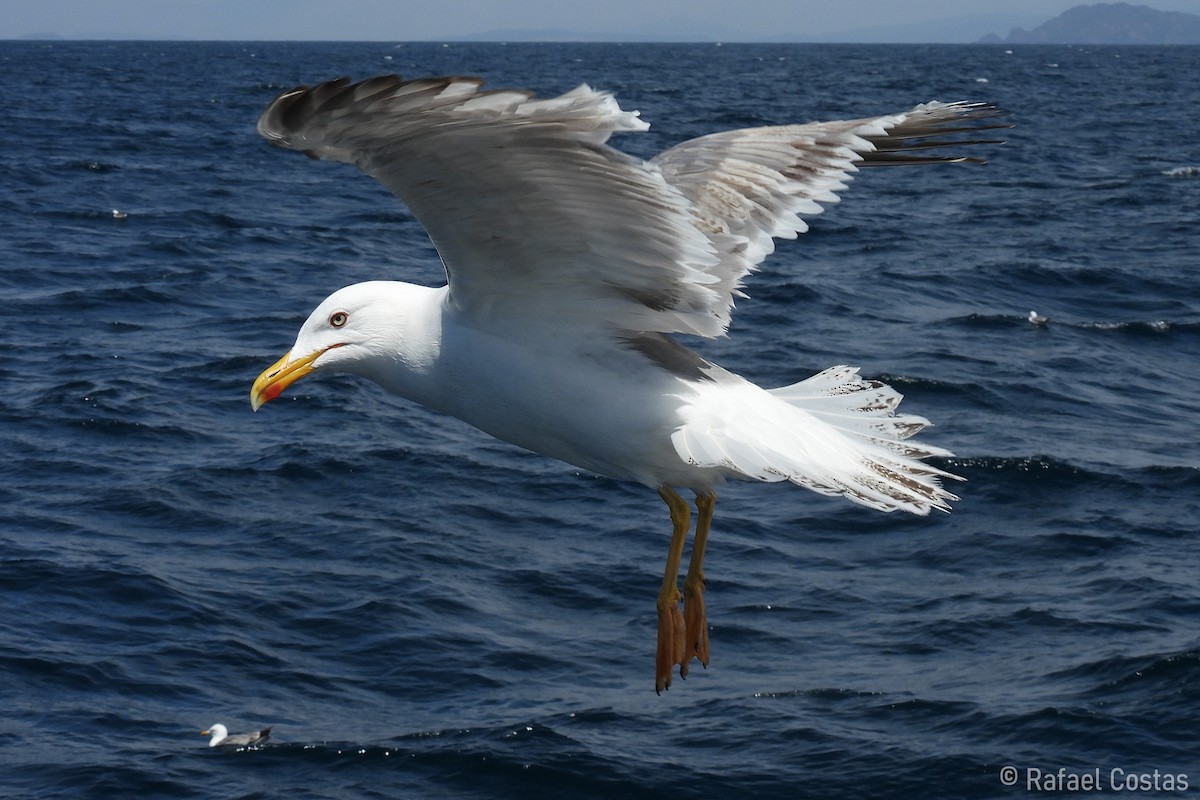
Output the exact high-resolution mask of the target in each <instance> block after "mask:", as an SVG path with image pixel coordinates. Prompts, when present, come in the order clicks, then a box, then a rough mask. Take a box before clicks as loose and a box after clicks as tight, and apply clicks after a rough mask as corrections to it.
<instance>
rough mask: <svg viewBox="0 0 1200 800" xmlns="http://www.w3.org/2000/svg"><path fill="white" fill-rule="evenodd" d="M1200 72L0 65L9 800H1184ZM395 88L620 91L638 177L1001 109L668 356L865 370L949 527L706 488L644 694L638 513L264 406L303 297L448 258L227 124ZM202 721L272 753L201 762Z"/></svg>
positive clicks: (926, 51)
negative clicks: (686, 605) (383, 82)
mask: <svg viewBox="0 0 1200 800" xmlns="http://www.w3.org/2000/svg"><path fill="white" fill-rule="evenodd" d="M1197 71H1200V49H1198V48H1186V47H1178V48H1073V47H1016V48H1013V49H1012V51H1011V52H1007V51H1006V50H1005V49H1004V48H1002V47H983V46H799V45H726V46H717V45H670V46H655V45H636V46H631V45H626V46H622V45H590V44H589V45H570V44H555V45H525V44H522V45H517V44H511V45H502V44H452V45H448V46H443V45H440V44H404V45H396V44H393V43H372V44H311V43H307V44H288V43H186V44H183V43H159V42H139V43H100V42H94V43H83V42H0V72H2V74H3V76H4V80H3V82H0V98H2V100H3V103H2V105H3V108H4V109H5V113H4V114H3V115H0V142H2V143H3V147H2V148H0V165H2V167H3V190H2V191H0V302H2V304H3V313H2V314H0V344H2V346H3V353H4V358H3V360H2V361H0V385H2V386H3V391H0V451H2V452H3V458H2V459H0V503H2V506H0V508H2V509H3V514H2V517H0V608H2V609H3V610H4V613H3V615H2V618H0V796H5V797H14V798H15V797H20V798H51V797H53V798H59V797H88V798H92V797H94V798H111V797H141V798H150V797H163V798H214V799H215V798H266V797H288V798H291V799H292V800H301V799H302V798H401V797H404V798H407V797H423V798H426V797H427V798H504V797H512V798H530V797H552V798H556V797H563V798H637V797H662V796H671V797H676V798H692V797H702V796H703V797H729V798H788V799H789V800H790V799H794V798H828V797H864V798H914V797H957V798H1005V797H1025V796H1030V795H1031V794H1041V793H1042V792H1052V793H1053V792H1054V791H1055V790H1057V789H1070V788H1072V787H1074V788H1079V789H1082V790H1085V791H1098V792H1100V793H1108V794H1119V795H1135V794H1136V795H1147V794H1153V795H1167V796H1195V795H1196V794H1197V792H1198V791H1200V789H1197V787H1198V786H1200V756H1198V755H1197V753H1198V748H1197V719H1200V623H1198V620H1200V547H1198V546H1197V545H1198V543H1200V542H1198V538H1200V500H1198V498H1200V455H1198V453H1197V450H1198V448H1197V445H1198V444H1200V442H1198V438H1200V437H1198V436H1197V430H1198V422H1200V401H1198V400H1197V391H1196V380H1197V373H1198V372H1200V288H1198V285H1200V256H1198V253H1200V233H1198V232H1200V225H1198V220H1200V148H1198V147H1197V146H1196V144H1195V141H1196V137H1195V119H1194V117H1195V114H1194V109H1195V108H1197V107H1198V106H1200V84H1197V82H1196V81H1195V80H1193V79H1192V77H1189V76H1194V75H1195V74H1196V73H1197ZM386 72H400V73H402V74H405V75H408V76H416V75H422V74H447V73H467V74H479V75H483V76H484V77H486V78H487V79H488V80H489V83H490V84H492V85H494V86H521V87H528V88H531V89H533V90H536V91H537V92H538V93H539V94H542V95H547V94H551V93H555V92H559V91H562V90H566V89H569V88H571V87H573V86H574V85H576V84H578V83H581V82H588V83H590V84H592V85H595V86H598V87H603V88H607V89H612V90H614V91H615V92H617V94H618V97H619V98H620V100H621V102H622V104H623V106H624V107H626V108H637V109H640V110H641V112H642V114H643V117H644V118H645V119H647V120H648V121H649V122H650V123H651V125H652V127H651V130H650V131H649V132H648V133H646V134H639V135H626V136H622V137H620V138H619V139H616V140H614V143H615V144H616V145H617V146H619V147H621V148H622V149H625V150H627V151H629V152H632V153H635V154H638V155H644V156H648V155H651V154H653V153H655V152H657V151H658V150H661V149H663V148H665V147H667V146H669V145H670V144H673V143H675V142H678V141H680V140H683V139H686V138H689V137H692V136H695V135H699V134H702V133H707V132H711V131H714V130H720V129H727V128H734V127H745V126H752V125H768V124H777V123H787V122H803V121H808V120H812V119H838V118H846V117H857V116H866V115H871V114H876V113H885V112H889V111H894V110H901V109H905V108H908V107H910V106H911V105H912V104H915V103H917V102H922V101H925V100H929V99H935V98H936V99H942V100H955V99H973V100H987V101H992V102H995V103H997V104H999V105H1001V106H1002V107H1004V108H1006V109H1008V110H1010V111H1011V112H1012V117H1011V120H1012V122H1013V123H1014V125H1015V127H1014V128H1013V129H1012V130H1011V131H1008V132H1006V134H1005V136H1006V138H1007V140H1008V141H1007V143H1006V144H1004V145H1003V146H999V147H990V148H987V151H986V155H987V156H988V157H989V159H990V163H989V164H987V165H985V166H957V165H956V166H946V167H938V168H929V169H920V170H901V169H889V170H868V171H865V172H864V173H863V174H861V176H860V177H859V178H858V179H857V180H856V181H855V182H854V183H853V184H852V186H851V189H850V191H849V192H847V193H846V194H845V196H844V200H843V202H842V203H840V204H838V205H836V206H833V207H831V208H830V209H829V210H828V211H827V213H826V214H824V215H823V216H821V217H819V218H817V219H815V221H814V223H813V228H812V230H811V231H810V232H809V233H807V234H805V235H803V236H802V237H801V238H800V239H799V240H797V241H795V242H784V243H782V244H781V245H780V247H779V249H778V251H777V253H776V254H775V255H774V256H773V257H772V258H770V259H769V260H768V261H767V262H766V264H764V266H763V269H762V271H761V272H760V273H759V274H757V275H756V276H754V277H753V279H752V280H751V282H750V285H749V294H750V295H751V297H750V299H749V300H746V301H743V302H741V303H740V304H739V309H738V312H737V314H736V316H735V321H734V325H733V328H732V331H731V335H730V336H729V337H728V338H726V339H722V340H719V341H713V342H697V343H692V344H694V345H695V346H696V347H697V348H698V349H700V350H702V351H703V352H704V353H705V354H706V355H708V356H710V357H711V358H713V359H715V360H717V361H718V362H719V363H721V364H723V365H724V366H726V367H728V368H730V369H733V370H735V371H738V372H740V373H742V374H744V375H746V376H747V377H749V378H751V379H753V380H755V381H757V382H760V383H763V384H766V385H780V384H784V383H789V382H792V381H795V380H798V379H800V378H803V377H805V376H807V375H808V374H811V373H813V372H816V371H818V370H820V369H823V368H825V367H827V366H830V365H832V364H838V363H850V364H855V365H859V366H861V367H862V368H863V372H864V374H866V375H869V376H872V377H879V378H882V379H884V380H887V381H888V382H890V383H892V384H893V385H894V386H896V387H897V388H898V389H899V390H900V391H902V392H903V393H904V394H905V396H906V397H905V402H904V406H902V408H904V409H906V410H909V411H912V412H915V413H919V414H922V415H925V416H928V417H929V418H931V419H932V420H933V421H934V422H935V423H936V427H935V428H932V429H931V430H930V431H929V432H928V433H927V434H926V438H927V439H929V440H930V441H931V442H934V443H936V444H939V445H942V446H944V447H948V448H950V449H952V450H954V452H955V453H957V455H956V456H955V457H954V458H949V459H944V460H943V461H942V462H941V465H942V466H944V467H946V468H948V469H950V470H951V471H953V472H956V473H958V474H960V475H962V476H964V477H966V478H967V479H968V481H967V482H966V483H965V484H962V485H960V486H956V487H954V488H955V491H956V492H957V493H958V494H960V495H961V497H962V500H961V501H960V502H959V503H957V504H956V505H955V509H954V512H953V513H952V514H949V515H936V516H933V517H930V518H927V519H918V518H912V517H907V516H899V515H894V514H893V515H884V514H879V513H877V512H873V511H870V510H867V509H863V508H859V507H857V506H854V505H852V504H850V503H848V502H846V501H844V500H840V499H831V498H823V497H819V496H816V495H814V494H812V493H809V492H805V491H803V490H800V489H796V488H793V487H785V486H779V485H757V484H755V485H752V484H737V485H730V486H728V487H727V488H726V489H725V490H724V491H723V492H722V494H721V499H720V502H719V503H718V505H717V517H716V522H715V528H714V532H713V537H712V540H711V542H710V545H709V551H708V558H707V561H706V567H707V569H706V572H707V573H708V578H709V590H708V594H707V602H708V611H709V618H710V623H711V636H712V642H713V656H712V663H711V665H710V666H709V668H708V669H707V670H701V669H699V668H694V669H693V670H692V672H691V674H690V675H689V676H688V679H687V680H686V681H678V680H677V681H676V683H675V685H674V686H673V687H672V688H671V690H670V691H669V692H665V693H663V695H661V696H656V695H655V693H654V691H653V661H654V636H655V633H654V631H655V613H654V597H655V593H656V591H657V588H658V583H659V580H660V577H661V569H662V564H663V559H664V556H665V549H666V543H667V538H668V532H669V531H668V527H669V526H668V520H667V515H666V510H665V508H664V507H663V506H662V503H661V501H660V500H659V499H658V498H657V497H655V496H654V494H653V493H652V492H648V491H647V490H645V489H643V488H641V487H638V486H632V485H626V484H622V483H618V482H614V481H611V480H607V479H603V478H598V477H595V476H592V475H588V474H585V473H581V472H580V471H578V470H576V469H574V468H571V467H569V466H565V465H563V464H559V463H556V462H552V461H548V460H546V459H544V458H542V457H540V456H536V455H533V454H529V453H525V452H522V451H520V450H517V449H515V448H512V447H510V446H508V445H505V444H503V443H500V442H496V441H493V440H490V439H488V438H487V437H486V436H484V435H482V434H479V433H477V432H475V431H474V430H472V429H470V428H467V427H466V426H463V425H461V424H459V423H457V422H455V421H453V420H447V419H444V418H440V417H438V416H436V415H434V414H432V413H430V412H427V411H425V410H424V409H421V408H419V407H415V406H412V405H410V404H407V403H405V402H403V401H401V400H398V399H396V398H393V397H390V396H388V395H386V394H384V393H383V391H382V390H380V389H379V388H378V387H376V386H375V385H373V384H369V383H366V382H363V381H359V380H354V379H350V378H319V379H318V378H314V379H310V380H309V381H306V382H305V383H303V384H301V385H299V386H297V387H295V390H294V391H292V392H290V393H289V394H288V395H286V396H285V397H284V398H281V399H280V400H278V401H276V402H275V403H272V404H271V405H269V406H267V407H266V408H264V409H263V410H262V411H261V412H259V413H258V414H252V413H251V411H250V408H249V404H248V401H247V394H248V390H249V387H250V383H251V382H252V381H253V379H254V377H255V376H256V375H257V374H258V373H259V371H260V370H262V369H263V368H264V367H266V366H267V365H268V364H270V363H271V362H272V361H274V360H275V359H276V358H277V357H278V356H279V355H281V354H282V353H283V351H284V350H285V349H286V348H287V347H289V346H290V344H291V342H292V341H293V338H294V335H295V332H296V330H297V328H298V326H299V324H300V322H302V321H303V319H304V318H305V317H306V316H307V314H308V312H309V311H310V310H311V308H312V307H313V306H314V305H315V304H316V303H317V302H318V301H319V300H320V299H322V298H323V297H324V296H325V295H326V294H328V293H329V292H330V291H332V290H334V289H336V288H338V287H340V286H342V285H345V284H348V283H351V282H354V281H358V280H365V279H371V278H391V277H395V278H402V279H406V280H413V281H424V282H435V281H438V280H439V279H440V277H441V273H440V268H439V266H438V264H437V259H436V254H435V253H434V251H433V250H432V248H431V246H430V245H429V243H428V241H427V239H426V238H425V237H424V235H423V233H422V232H421V230H420V228H419V227H418V226H417V225H416V223H415V222H414V221H413V219H412V218H411V217H410V216H409V215H408V213H407V212H406V210H405V209H404V208H403V207H402V206H401V205H400V204H399V203H398V202H396V201H395V200H393V199H392V198H391V197H390V196H389V195H388V194H387V193H386V191H384V190H383V189H382V188H380V187H378V186H377V185H375V184H374V183H373V182H372V181H370V180H369V179H366V178H364V177H362V176H360V175H358V174H357V173H356V172H355V171H354V170H353V169H352V168H349V167H343V166H341V165H329V164H319V163H314V162H310V161H308V160H307V159H304V158H302V157H299V156H298V155H297V154H294V153H286V152H283V151H279V150H276V149H274V148H271V147H269V146H267V145H266V144H265V143H264V142H262V141H260V140H259V139H258V138H257V136H256V134H255V132H254V122H255V119H256V118H257V114H258V113H259V111H260V110H261V109H262V108H263V107H264V106H265V105H266V103H268V102H269V101H270V100H271V99H272V98H273V97H274V96H275V95H276V94H277V93H278V92H279V91H281V90H283V89H285V88H288V87H290V86H292V85H295V84H297V83H312V82H316V81H319V80H324V79H327V78H332V77H337V76H340V75H349V76H353V77H360V78H361V77H366V76H369V75H372V74H377V73H386ZM113 209H119V210H120V211H121V212H122V213H123V214H125V217H124V218H122V219H118V218H115V217H114V215H113V213H112V212H113ZM1030 309H1036V310H1037V311H1038V312H1039V313H1041V314H1043V315H1045V316H1047V317H1049V322H1048V323H1047V324H1046V325H1044V326H1033V325H1031V324H1030V323H1029V322H1028V321H1027V315H1028V312H1029V310H1030ZM214 722H224V723H225V724H226V725H228V726H229V727H230V728H231V729H233V730H249V729H251V728H257V727H262V726H266V725H273V726H274V734H273V737H272V740H271V742H270V743H269V744H268V745H267V746H264V747H262V748H259V749H253V750H246V751H220V750H210V749H208V748H206V747H205V745H206V740H204V739H203V738H202V737H200V736H199V735H198V732H199V731H200V730H201V729H202V728H207V727H208V726H209V725H211V724H212V723H214ZM1010 769H1011V771H1010ZM1060 770H1061V772H1060ZM1156 772H1157V777H1155V773H1156ZM1167 776H1170V780H1169V781H1168V778H1167ZM1071 780H1074V781H1075V783H1074V784H1071V783H1070V781H1071ZM1047 781H1050V782H1049V783H1047ZM1055 781H1058V783H1057V784H1056V783H1055ZM1130 781H1132V783H1131V782H1130ZM1089 782H1091V783H1089ZM1092 783H1095V784H1097V787H1096V789H1092V788H1090V787H1091V785H1092ZM1168 784H1169V785H1168ZM1185 784H1186V788H1184V785H1185Z"/></svg>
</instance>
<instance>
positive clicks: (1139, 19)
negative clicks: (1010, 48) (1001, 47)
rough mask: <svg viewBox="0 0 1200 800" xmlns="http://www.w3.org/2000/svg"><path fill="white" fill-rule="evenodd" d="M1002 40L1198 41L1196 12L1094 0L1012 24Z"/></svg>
mask: <svg viewBox="0 0 1200 800" xmlns="http://www.w3.org/2000/svg"><path fill="white" fill-rule="evenodd" d="M981 41H984V42H992V43H996V44H999V43H1005V44H1200V16H1197V15H1196V14H1186V13H1184V12H1182V11H1159V10H1157V9H1154V8H1150V7H1149V6H1135V5H1130V4H1129V3H1096V4H1095V5H1090V6H1075V7H1074V8H1070V9H1067V10H1066V11H1064V12H1063V13H1062V14H1059V15H1058V16H1057V17H1055V18H1054V19H1052V20H1050V21H1049V22H1045V23H1043V24H1042V25H1039V26H1038V27H1036V28H1034V29H1033V30H1031V31H1027V30H1024V29H1023V28H1013V29H1012V32H1011V33H1009V34H1008V37H1007V38H1004V39H1002V38H1000V37H999V36H997V35H996V34H988V35H987V36H985V37H984V38H983V39H982V40H981Z"/></svg>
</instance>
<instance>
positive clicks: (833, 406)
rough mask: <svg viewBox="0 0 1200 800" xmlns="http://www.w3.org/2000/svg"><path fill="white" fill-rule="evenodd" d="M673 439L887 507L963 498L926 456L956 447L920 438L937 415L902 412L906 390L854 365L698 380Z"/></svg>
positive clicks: (735, 465)
mask: <svg viewBox="0 0 1200 800" xmlns="http://www.w3.org/2000/svg"><path fill="white" fill-rule="evenodd" d="M696 386H697V394H696V395H695V396H694V397H693V398H691V399H690V400H689V401H688V402H687V404H686V405H685V406H684V408H683V418H684V424H683V425H682V426H680V428H679V429H678V430H677V431H675V433H674V434H673V436H672V441H673V443H674V445H675V450H676V452H678V453H679V455H680V457H681V458H683V459H684V460H685V461H687V462H688V463H689V464H692V465H694V466H699V467H715V468H722V469H725V470H728V471H729V472H732V473H734V474H735V475H738V476H742V477H746V478H753V479H756V480H762V481H785V480H786V481H790V482H792V483H794V484H797V485H798V486H804V487H806V488H808V489H812V490H813V491H815V492H819V493H821V494H826V495H843V496H845V497H847V498H848V499H850V500H853V501H854V502H856V503H861V504H862V505H865V506H869V507H871V508H875V509H878V510H880V511H897V510H903V511H909V512H911V513H913V514H921V515H925V514H928V513H929V512H930V510H931V509H935V508H936V509H938V510H940V511H949V510H950V505H949V503H950V501H952V500H957V499H958V498H957V497H955V496H954V495H953V494H950V493H949V492H947V491H946V490H945V489H943V488H942V485H941V481H942V479H947V478H948V479H953V480H961V478H959V477H958V476H957V475H952V474H950V473H948V472H945V471H943V470H940V469H938V468H936V467H933V466H930V465H929V464H926V463H924V462H923V461H921V459H924V458H928V457H930V456H949V455H952V454H951V453H950V452H949V451H948V450H943V449H942V448H939V447H933V446H930V445H922V444H919V443H917V442H913V441H911V440H910V437H911V436H913V434H915V433H917V432H918V431H920V430H921V429H922V428H924V427H925V426H926V425H928V424H929V421H928V420H926V419H924V418H922V417H918V416H913V415H909V414H896V413H895V409H896V406H898V405H899V404H900V400H901V395H900V393H899V392H897V391H896V390H895V389H893V388H891V387H890V386H887V385H886V384H883V383H880V382H879V381H872V380H866V379H864V378H861V377H859V374H858V370H857V369H856V368H851V367H844V366H839V367H831V368H829V369H827V370H825V371H824V372H820V373H818V374H816V375H814V376H812V377H811V378H809V379H807V380H804V381H800V382H799V383H795V384H792V385H791V386H783V387H780V388H778V389H770V390H764V389H762V388H760V387H758V386H755V385H754V384H752V383H749V382H747V381H744V380H742V379H740V378H737V377H736V376H733V375H730V374H728V373H726V374H724V375H722V376H719V377H718V378H717V379H716V380H715V381H713V382H711V383H702V384H697V385H696Z"/></svg>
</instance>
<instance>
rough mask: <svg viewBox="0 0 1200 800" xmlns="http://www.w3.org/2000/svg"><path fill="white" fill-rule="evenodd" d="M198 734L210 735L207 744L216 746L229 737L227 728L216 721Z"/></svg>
mask: <svg viewBox="0 0 1200 800" xmlns="http://www.w3.org/2000/svg"><path fill="white" fill-rule="evenodd" d="M200 735H201V736H211V737H212V739H210V740H209V742H208V746H209V747H216V746H217V745H219V744H220V743H221V742H223V741H225V740H226V739H227V738H228V737H229V730H228V729H227V728H226V727H225V726H224V725H222V724H221V723H219V722H218V723H217V724H216V725H213V726H212V727H211V728H209V729H208V730H206V731H200Z"/></svg>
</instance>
